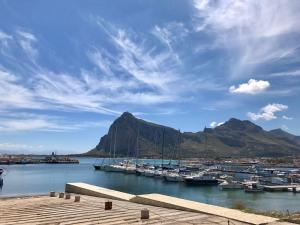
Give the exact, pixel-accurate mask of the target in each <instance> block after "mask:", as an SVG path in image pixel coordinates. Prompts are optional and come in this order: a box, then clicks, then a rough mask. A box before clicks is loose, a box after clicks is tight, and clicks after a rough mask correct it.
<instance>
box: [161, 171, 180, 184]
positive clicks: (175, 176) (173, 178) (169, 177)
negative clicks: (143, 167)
mask: <svg viewBox="0 0 300 225" xmlns="http://www.w3.org/2000/svg"><path fill="white" fill-rule="evenodd" d="M164 179H165V181H169V182H181V181H183V177H182V176H181V175H180V174H179V173H175V172H170V173H167V174H165V175H164Z"/></svg>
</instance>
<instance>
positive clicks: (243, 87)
mask: <svg viewBox="0 0 300 225" xmlns="http://www.w3.org/2000/svg"><path fill="white" fill-rule="evenodd" d="M269 87H270V83H269V81H264V80H255V79H250V80H249V81H248V82H247V83H243V84H239V86H238V87H235V86H234V85H233V86H231V87H230V88H229V92H231V93H238V94H252V95H255V94H260V93H262V92H264V91H265V90H267V88H269Z"/></svg>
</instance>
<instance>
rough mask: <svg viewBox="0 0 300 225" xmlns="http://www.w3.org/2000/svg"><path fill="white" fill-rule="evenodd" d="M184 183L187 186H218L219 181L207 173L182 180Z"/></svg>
mask: <svg viewBox="0 0 300 225" xmlns="http://www.w3.org/2000/svg"><path fill="white" fill-rule="evenodd" d="M183 180H184V182H185V183H186V184H189V185H218V184H219V181H218V180H217V179H216V177H214V176H212V175H211V174H209V173H200V174H199V175H195V176H187V177H184V178H183Z"/></svg>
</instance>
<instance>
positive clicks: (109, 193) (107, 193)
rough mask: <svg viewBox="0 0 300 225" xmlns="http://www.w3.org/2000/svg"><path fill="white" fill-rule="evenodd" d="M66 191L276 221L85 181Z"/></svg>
mask: <svg viewBox="0 0 300 225" xmlns="http://www.w3.org/2000/svg"><path fill="white" fill-rule="evenodd" d="M66 192H71V193H78V194H83V195H90V196H96V197H102V198H109V199H117V200H122V201H129V202H135V203H139V204H144V205H151V206H157V207H164V208H169V209H177V210H184V211H190V212H197V213H202V214H203V213H204V214H210V215H214V216H218V217H223V218H228V219H231V220H234V221H240V222H242V223H247V224H255V225H258V224H270V223H274V222H276V221H278V219H277V218H273V217H267V216H261V215H256V214H250V213H244V212H241V211H239V210H235V209H229V208H224V207H220V206H214V205H208V204H204V203H199V202H194V201H190V200H185V199H180V198H175V197H170V196H166V195H161V194H146V195H137V196H135V195H131V194H127V193H124V192H119V191H113V190H110V189H106V188H101V187H97V186H94V185H89V184H85V183H68V184H66Z"/></svg>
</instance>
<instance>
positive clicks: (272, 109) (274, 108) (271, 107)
mask: <svg viewBox="0 0 300 225" xmlns="http://www.w3.org/2000/svg"><path fill="white" fill-rule="evenodd" d="M286 109H288V106H287V105H283V104H278V103H273V104H268V105H266V106H264V107H263V108H261V109H260V111H259V112H258V113H252V112H248V113H247V116H248V117H249V118H250V119H251V120H254V121H256V120H259V119H262V120H267V121H269V120H274V119H276V118H277V116H276V115H275V113H277V112H280V111H283V110H286Z"/></svg>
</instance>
